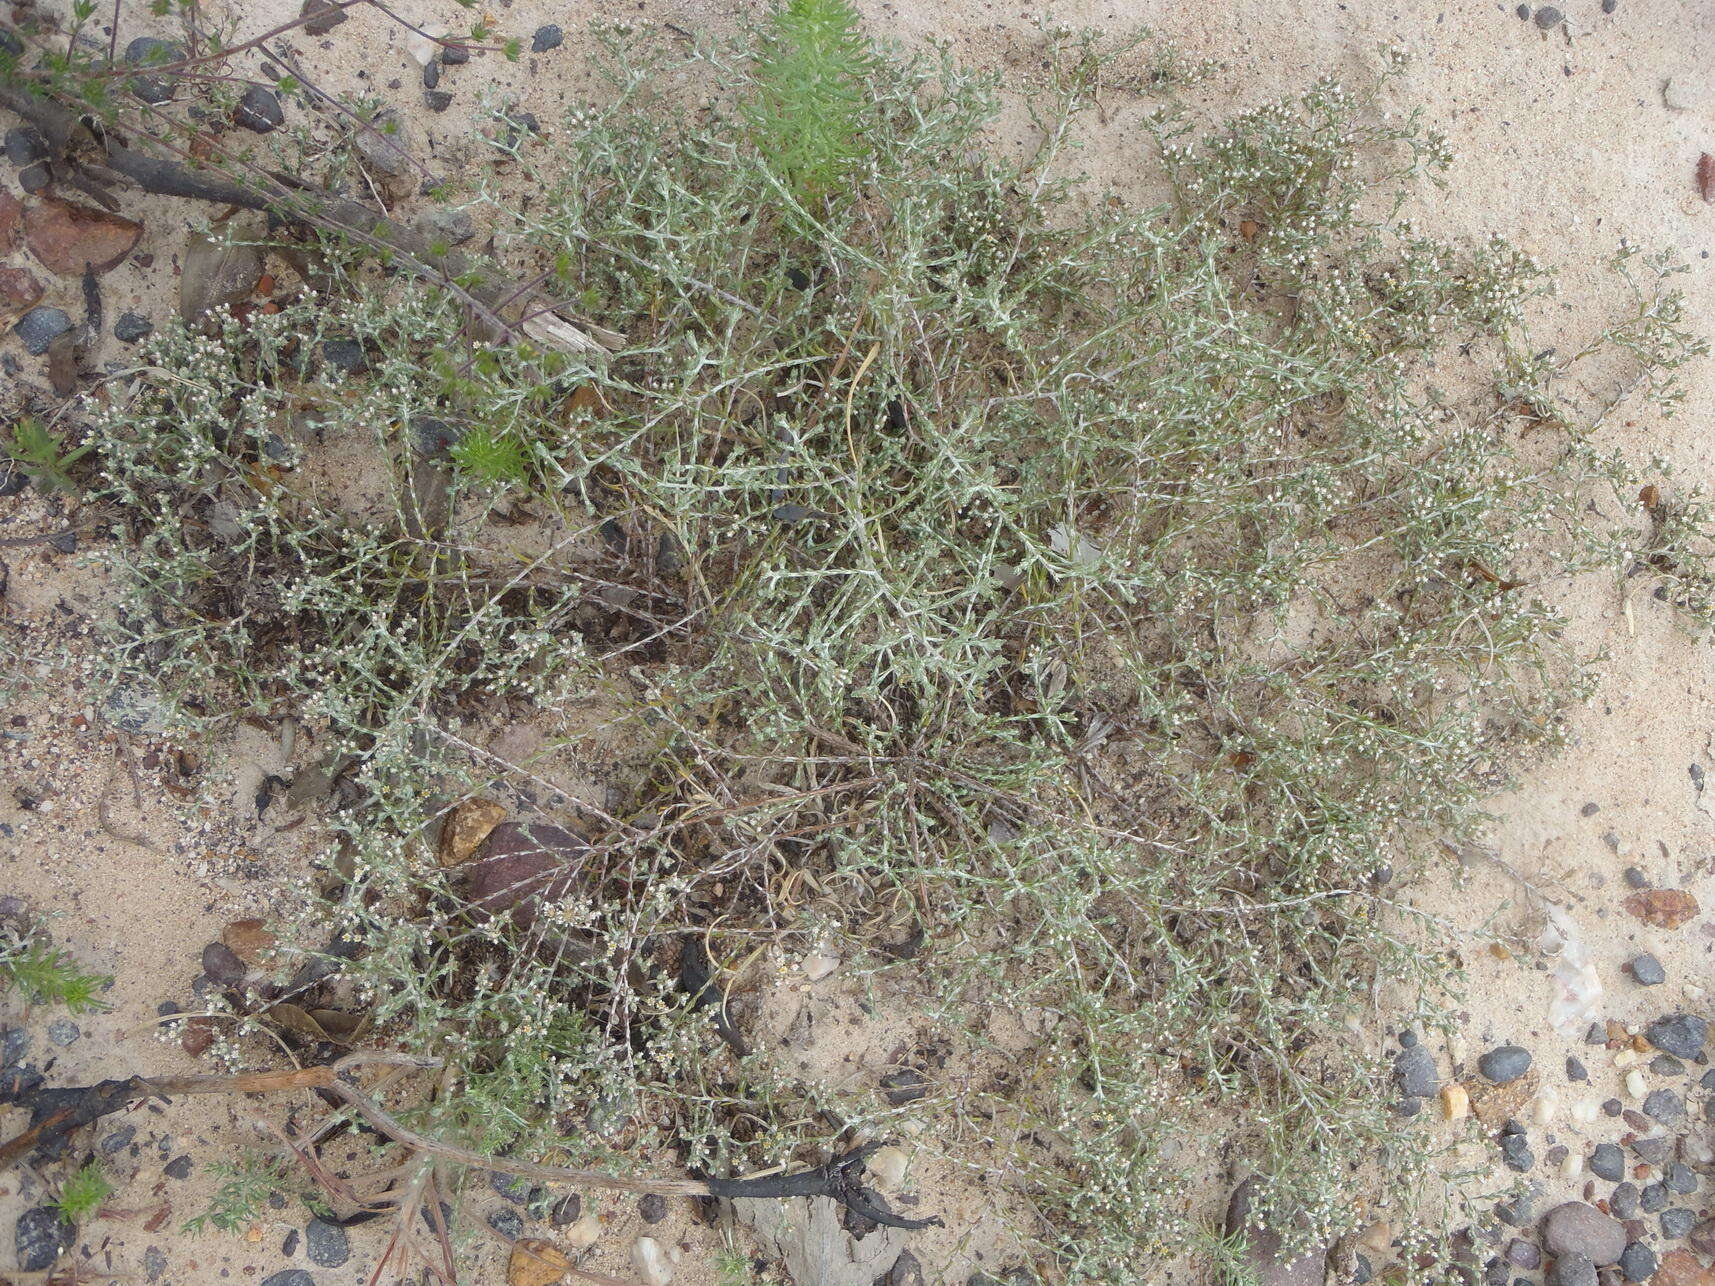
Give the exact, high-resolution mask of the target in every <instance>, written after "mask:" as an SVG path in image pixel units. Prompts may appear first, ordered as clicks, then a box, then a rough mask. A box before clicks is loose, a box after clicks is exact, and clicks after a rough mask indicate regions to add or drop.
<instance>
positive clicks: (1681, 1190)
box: [1662, 1161, 1697, 1197]
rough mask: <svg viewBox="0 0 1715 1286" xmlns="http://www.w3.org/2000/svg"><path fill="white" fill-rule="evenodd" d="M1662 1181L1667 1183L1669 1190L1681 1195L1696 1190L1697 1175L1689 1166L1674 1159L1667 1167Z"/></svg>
mask: <svg viewBox="0 0 1715 1286" xmlns="http://www.w3.org/2000/svg"><path fill="white" fill-rule="evenodd" d="M1662 1182H1664V1183H1666V1184H1667V1190H1668V1191H1669V1192H1677V1193H1678V1194H1679V1195H1680V1196H1682V1197H1683V1196H1685V1195H1686V1194H1687V1193H1690V1192H1696V1191H1697V1175H1696V1174H1695V1173H1693V1171H1692V1169H1691V1167H1690V1166H1688V1165H1686V1164H1684V1163H1683V1162H1680V1161H1675V1162H1674V1163H1673V1164H1672V1165H1670V1166H1668V1167H1667V1177H1666V1178H1665V1179H1664V1180H1662Z"/></svg>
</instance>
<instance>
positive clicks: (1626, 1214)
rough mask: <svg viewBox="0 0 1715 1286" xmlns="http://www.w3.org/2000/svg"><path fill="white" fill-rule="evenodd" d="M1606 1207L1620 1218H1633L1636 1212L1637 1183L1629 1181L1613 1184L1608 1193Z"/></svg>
mask: <svg viewBox="0 0 1715 1286" xmlns="http://www.w3.org/2000/svg"><path fill="white" fill-rule="evenodd" d="M1608 1209H1609V1210H1610V1211H1612V1212H1613V1214H1614V1215H1615V1216H1616V1217H1617V1218H1620V1219H1633V1218H1636V1217H1637V1213H1638V1185H1637V1184H1635V1183H1632V1182H1630V1181H1629V1180H1628V1181H1627V1182H1625V1183H1618V1184H1615V1185H1614V1190H1613V1191H1612V1192H1610V1193H1609V1194H1608Z"/></svg>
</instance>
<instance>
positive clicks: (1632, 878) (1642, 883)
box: [1625, 866, 1649, 889]
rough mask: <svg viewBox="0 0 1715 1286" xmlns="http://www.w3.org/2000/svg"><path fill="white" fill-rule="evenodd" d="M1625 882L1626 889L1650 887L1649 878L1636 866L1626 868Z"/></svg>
mask: <svg viewBox="0 0 1715 1286" xmlns="http://www.w3.org/2000/svg"><path fill="white" fill-rule="evenodd" d="M1625 881H1626V887H1627V888H1629V889H1647V888H1648V887H1649V877H1648V876H1647V875H1645V874H1644V873H1643V872H1642V871H1640V870H1638V868H1637V867H1635V866H1628V867H1627V868H1626V870H1625Z"/></svg>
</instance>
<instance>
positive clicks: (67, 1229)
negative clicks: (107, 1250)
mask: <svg viewBox="0 0 1715 1286" xmlns="http://www.w3.org/2000/svg"><path fill="white" fill-rule="evenodd" d="M76 1237H77V1229H76V1228H74V1227H73V1226H72V1225H71V1224H69V1223H67V1222H66V1221H65V1220H64V1219H62V1218H61V1217H60V1212H59V1211H58V1210H56V1209H55V1208H54V1207H52V1206H37V1207H35V1208H34V1209H33V1210H26V1211H24V1213H23V1214H21V1215H19V1216H18V1223H17V1226H16V1228H15V1229H14V1230H13V1233H12V1239H13V1246H14V1248H15V1249H16V1251H17V1254H18V1267H19V1268H21V1269H23V1270H24V1271H25V1272H27V1273H39V1272H42V1271H44V1270H45V1269H47V1268H50V1267H52V1266H53V1263H54V1261H55V1260H56V1259H58V1258H59V1257H60V1256H61V1255H62V1254H63V1253H65V1251H66V1250H67V1249H69V1248H70V1246H71V1244H72V1241H73V1240H74V1239H75V1238H76Z"/></svg>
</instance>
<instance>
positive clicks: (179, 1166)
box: [161, 1152, 191, 1179]
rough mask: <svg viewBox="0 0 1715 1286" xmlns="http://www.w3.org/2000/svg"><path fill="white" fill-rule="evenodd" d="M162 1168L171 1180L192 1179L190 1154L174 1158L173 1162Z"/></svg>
mask: <svg viewBox="0 0 1715 1286" xmlns="http://www.w3.org/2000/svg"><path fill="white" fill-rule="evenodd" d="M161 1168H162V1170H163V1172H164V1173H165V1174H166V1176H167V1177H168V1178H169V1179H188V1178H190V1177H191V1157H190V1153H188V1152H187V1153H185V1155H184V1156H181V1157H174V1158H173V1159H172V1160H171V1161H169V1162H167V1164H166V1165H164V1166H163V1167H161Z"/></svg>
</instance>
